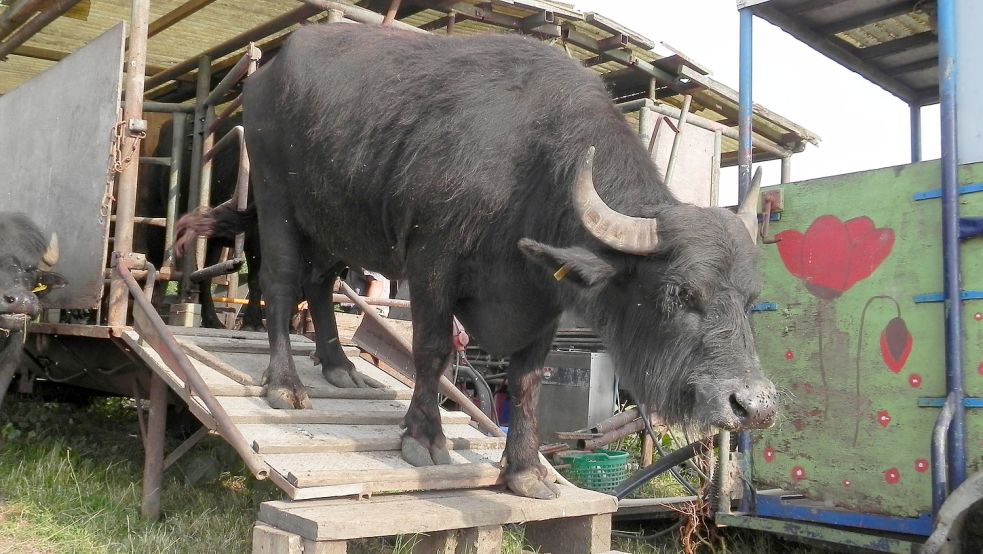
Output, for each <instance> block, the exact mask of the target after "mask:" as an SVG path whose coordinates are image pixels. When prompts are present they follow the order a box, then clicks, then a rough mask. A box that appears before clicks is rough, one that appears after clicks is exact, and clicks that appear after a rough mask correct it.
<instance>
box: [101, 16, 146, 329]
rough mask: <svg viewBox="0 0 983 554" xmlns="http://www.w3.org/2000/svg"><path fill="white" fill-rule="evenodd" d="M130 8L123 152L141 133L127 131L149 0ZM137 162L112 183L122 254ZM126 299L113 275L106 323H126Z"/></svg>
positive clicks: (135, 147)
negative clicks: (114, 187)
mask: <svg viewBox="0 0 983 554" xmlns="http://www.w3.org/2000/svg"><path fill="white" fill-rule="evenodd" d="M131 6H132V7H131V9H130V49H129V50H127V52H126V88H125V94H124V97H123V99H124V106H123V122H124V135H123V145H122V150H123V152H139V151H140V139H141V138H142V135H143V134H142V133H136V132H132V131H129V130H128V129H129V127H130V126H129V123H131V122H137V121H140V120H142V119H143V80H144V71H145V69H146V65H147V25H148V24H149V21H150V0H133V2H132V4H131ZM139 173H140V164H139V163H129V164H125V165H124V166H123V170H122V171H121V172H120V174H119V180H118V182H117V187H116V234H115V236H114V237H113V251H115V252H118V253H119V254H120V255H122V256H126V255H127V254H129V253H130V252H132V251H133V217H134V215H135V212H136V203H137V177H138V175H139ZM128 305H129V301H128V298H127V294H126V286H125V285H124V283H123V282H122V281H121V280H120V279H118V278H113V280H112V282H111V283H110V286H109V314H108V322H109V325H110V326H114V325H126V310H127V307H128Z"/></svg>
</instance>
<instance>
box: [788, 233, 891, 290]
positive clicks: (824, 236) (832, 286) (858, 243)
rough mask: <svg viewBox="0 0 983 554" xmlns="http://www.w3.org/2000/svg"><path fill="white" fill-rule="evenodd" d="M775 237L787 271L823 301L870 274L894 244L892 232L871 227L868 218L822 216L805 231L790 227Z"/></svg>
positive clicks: (847, 288)
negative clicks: (846, 219) (790, 228)
mask: <svg viewBox="0 0 983 554" xmlns="http://www.w3.org/2000/svg"><path fill="white" fill-rule="evenodd" d="M775 238H776V239H777V240H778V253H779V254H780V255H781V257H782V262H783V263H784V264H785V267H786V268H787V269H788V271H789V273H791V274H792V275H794V276H796V277H798V278H799V279H801V280H802V282H803V283H804V284H805V286H806V288H807V289H809V292H811V293H812V294H814V295H816V296H817V297H819V298H822V299H825V300H833V299H834V298H837V297H839V296H840V295H841V294H843V293H844V292H846V291H847V290H849V289H850V287H852V286H853V285H855V284H856V283H857V282H859V281H861V280H863V279H865V278H867V277H868V276H870V274H871V273H873V272H874V270H876V269H877V266H879V265H880V264H881V262H883V261H884V259H885V258H887V256H888V254H890V253H891V248H892V247H893V246H894V231H892V230H891V229H887V228H882V229H878V228H875V227H874V222H873V221H872V220H871V219H870V218H869V217H857V218H854V219H851V220H849V221H846V222H843V221H840V219H839V218H838V217H836V216H834V215H824V216H820V217H819V218H817V219H816V220H815V221H813V222H812V225H810V226H809V229H807V230H806V232H805V233H802V232H801V231H797V230H794V229H792V230H788V231H782V232H781V233H778V234H777V235H775Z"/></svg>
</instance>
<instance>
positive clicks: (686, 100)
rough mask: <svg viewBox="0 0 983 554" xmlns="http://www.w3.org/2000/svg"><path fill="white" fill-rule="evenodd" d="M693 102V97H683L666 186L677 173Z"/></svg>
mask: <svg viewBox="0 0 983 554" xmlns="http://www.w3.org/2000/svg"><path fill="white" fill-rule="evenodd" d="M692 101H693V96H692V95H689V94H687V95H686V96H684V97H683V107H682V108H681V109H680V110H679V118H678V120H677V122H676V134H675V136H673V139H672V150H670V151H669V164H668V165H667V166H666V178H665V179H664V182H665V184H666V186H669V183H671V182H672V174H673V173H675V172H676V160H677V159H678V158H679V156H678V155H677V154H678V153H679V145H680V144H681V143H682V142H683V130H684V129H685V128H686V116H687V115H689V106H690V103H691V102H692Z"/></svg>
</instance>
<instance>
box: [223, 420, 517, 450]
mask: <svg viewBox="0 0 983 554" xmlns="http://www.w3.org/2000/svg"><path fill="white" fill-rule="evenodd" d="M238 427H239V431H240V432H241V433H242V435H243V436H244V437H245V438H246V440H247V441H249V443H250V444H252V445H253V450H255V451H256V452H259V453H261V454H299V453H305V452H306V453H323V452H369V451H385V450H399V447H400V440H401V438H402V436H403V430H402V429H401V428H400V427H399V426H398V425H263V424H242V425H238ZM444 435H445V436H446V437H447V439H448V441H449V443H450V444H449V447H450V448H453V449H454V450H489V449H503V448H505V439H502V438H499V437H486V436H484V434H482V433H481V431H478V430H477V429H475V428H474V427H471V426H470V425H445V426H444Z"/></svg>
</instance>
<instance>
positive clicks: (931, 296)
mask: <svg viewBox="0 0 983 554" xmlns="http://www.w3.org/2000/svg"><path fill="white" fill-rule="evenodd" d="M959 296H960V298H962V300H964V301H965V300H983V291H981V290H964V291H962V292H961V293H959ZM913 300H914V301H915V304H926V303H931V302H943V301H945V295H944V294H943V293H941V292H929V293H926V294H918V295H915V297H914V298H913Z"/></svg>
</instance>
